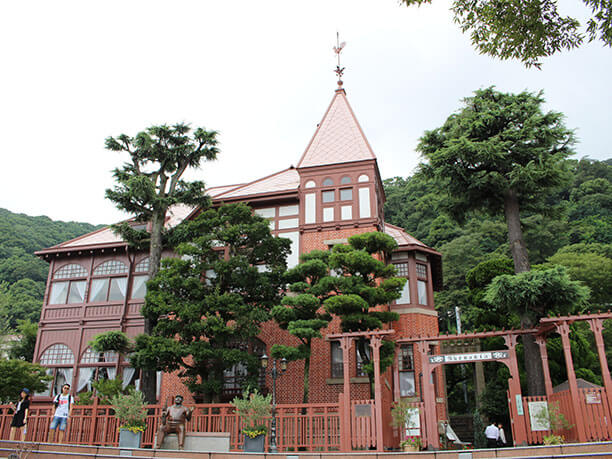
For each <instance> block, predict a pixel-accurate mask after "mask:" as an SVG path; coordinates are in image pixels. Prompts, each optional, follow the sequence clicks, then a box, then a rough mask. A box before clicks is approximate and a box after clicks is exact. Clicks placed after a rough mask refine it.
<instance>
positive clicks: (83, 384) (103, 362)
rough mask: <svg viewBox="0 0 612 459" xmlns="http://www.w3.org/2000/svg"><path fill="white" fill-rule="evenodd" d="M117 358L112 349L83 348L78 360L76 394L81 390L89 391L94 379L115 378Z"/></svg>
mask: <svg viewBox="0 0 612 459" xmlns="http://www.w3.org/2000/svg"><path fill="white" fill-rule="evenodd" d="M118 359H119V355H118V354H117V353H116V352H114V351H108V352H96V351H94V350H93V349H91V347H88V348H87V349H85V352H83V355H82V356H81V361H80V362H79V363H80V365H79V373H78V375H79V376H78V378H77V384H76V390H75V392H76V393H77V394H78V393H79V392H83V391H91V390H92V389H93V386H92V384H93V383H94V382H95V381H101V380H104V379H115V378H116V377H117V367H116V363H117V360H118Z"/></svg>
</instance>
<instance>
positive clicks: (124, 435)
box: [119, 429, 142, 448]
mask: <svg viewBox="0 0 612 459" xmlns="http://www.w3.org/2000/svg"><path fill="white" fill-rule="evenodd" d="M141 437H142V432H136V433H134V432H131V431H129V430H127V429H121V430H119V448H140V438H141Z"/></svg>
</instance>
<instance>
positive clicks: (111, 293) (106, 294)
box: [89, 260, 128, 303]
mask: <svg viewBox="0 0 612 459" xmlns="http://www.w3.org/2000/svg"><path fill="white" fill-rule="evenodd" d="M127 272H128V267H127V265H126V264H125V263H123V262H121V261H119V260H110V261H106V262H104V263H102V264H101V265H99V266H98V267H97V268H96V269H94V272H93V274H94V279H93V280H92V281H91V289H90V291H89V302H90V303H100V302H106V301H123V300H124V299H125V294H126V291H127Z"/></svg>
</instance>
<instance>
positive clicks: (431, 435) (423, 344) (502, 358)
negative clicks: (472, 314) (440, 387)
mask: <svg viewBox="0 0 612 459" xmlns="http://www.w3.org/2000/svg"><path fill="white" fill-rule="evenodd" d="M535 332H537V330H512V331H509V332H506V331H500V332H483V333H465V334H462V335H440V336H432V337H426V338H423V337H422V338H402V339H398V340H396V343H397V344H402V343H414V344H416V348H417V351H418V353H419V354H420V357H421V367H422V372H423V379H422V386H421V387H422V389H421V390H422V394H423V402H424V405H425V419H426V421H425V429H426V435H425V436H424V437H425V438H426V441H427V448H428V449H439V448H440V436H439V434H438V425H437V422H435V420H436V403H435V392H434V390H435V389H434V384H433V382H432V375H433V371H434V370H435V369H436V368H437V367H439V366H442V365H447V364H458V363H471V362H487V361H488V362H500V363H503V364H504V365H506V366H507V367H508V369H509V370H510V379H508V393H509V395H510V398H509V406H510V419H511V421H512V433H513V438H514V443H515V445H522V444H526V443H527V432H526V428H525V416H524V411H523V401H522V394H521V383H520V378H519V371H518V364H517V360H516V340H517V337H518V335H523V334H532V333H535ZM492 336H501V337H503V338H504V340H505V342H506V347H507V349H504V350H496V351H484V352H470V353H465V354H437V355H431V354H430V344H431V343H432V342H435V341H445V340H459V339H473V338H488V337H492Z"/></svg>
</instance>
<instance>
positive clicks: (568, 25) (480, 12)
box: [401, 0, 612, 68]
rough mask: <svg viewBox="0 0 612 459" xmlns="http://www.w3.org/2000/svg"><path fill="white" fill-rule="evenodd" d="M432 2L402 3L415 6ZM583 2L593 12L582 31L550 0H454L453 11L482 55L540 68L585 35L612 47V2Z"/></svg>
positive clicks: (570, 47) (462, 29) (594, 0)
mask: <svg viewBox="0 0 612 459" xmlns="http://www.w3.org/2000/svg"><path fill="white" fill-rule="evenodd" d="M431 1H432V0H401V2H402V3H404V4H405V5H415V4H416V5H419V6H420V5H422V4H425V3H431ZM583 2H584V4H585V7H586V8H588V9H590V10H591V16H590V18H589V19H588V21H587V22H586V28H584V30H583V29H582V28H581V24H580V21H579V20H578V19H577V18H575V17H572V16H562V15H561V14H560V11H559V8H558V5H557V2H555V1H552V0H472V1H470V0H453V2H452V7H451V9H452V11H453V14H454V19H455V22H456V23H457V24H459V27H460V28H461V31H462V32H464V33H466V32H469V34H470V38H471V39H472V44H473V45H474V46H475V47H476V49H477V50H478V51H479V52H480V53H482V54H488V55H489V56H492V57H497V58H500V59H518V60H520V61H521V62H523V63H524V64H525V66H527V67H530V66H535V67H537V68H540V67H541V65H542V63H541V59H542V58H543V57H546V56H551V55H553V54H555V53H556V52H559V51H561V50H569V49H572V48H576V47H578V46H580V45H581V44H582V43H583V42H584V39H585V36H586V37H588V39H589V41H593V40H596V39H599V40H600V41H601V42H603V44H604V45H605V46H611V45H612V5H611V4H610V2H605V1H600V0H583ZM586 8H585V9H586Z"/></svg>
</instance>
